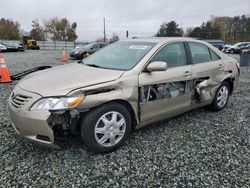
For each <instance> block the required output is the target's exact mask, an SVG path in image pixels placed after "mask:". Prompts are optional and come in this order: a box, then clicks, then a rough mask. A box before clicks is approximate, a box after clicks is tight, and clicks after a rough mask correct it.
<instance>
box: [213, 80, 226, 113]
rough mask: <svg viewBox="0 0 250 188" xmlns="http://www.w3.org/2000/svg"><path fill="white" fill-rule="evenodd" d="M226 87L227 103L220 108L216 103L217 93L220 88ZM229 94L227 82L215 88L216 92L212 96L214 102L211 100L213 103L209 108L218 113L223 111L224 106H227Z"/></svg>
mask: <svg viewBox="0 0 250 188" xmlns="http://www.w3.org/2000/svg"><path fill="white" fill-rule="evenodd" d="M224 86H226V87H227V89H228V98H227V102H226V103H225V105H224V106H223V107H220V106H219V105H218V102H217V97H218V92H219V91H220V89H221V88H222V87H224ZM229 93H230V86H229V84H228V83H227V82H225V81H224V82H222V83H221V85H220V86H219V87H218V88H217V90H216V92H215V95H214V100H213V103H212V104H211V108H212V109H213V110H215V111H220V110H223V109H224V108H225V107H226V106H227V103H228V100H229Z"/></svg>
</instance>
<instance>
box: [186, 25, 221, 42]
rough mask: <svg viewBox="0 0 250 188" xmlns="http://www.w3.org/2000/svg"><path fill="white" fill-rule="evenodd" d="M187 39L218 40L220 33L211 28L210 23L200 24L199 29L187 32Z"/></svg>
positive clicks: (214, 27)
mask: <svg viewBox="0 0 250 188" xmlns="http://www.w3.org/2000/svg"><path fill="white" fill-rule="evenodd" d="M188 36H189V37H197V38H201V39H220V38H221V32H220V29H219V28H218V27H216V26H213V25H212V23H211V22H210V21H208V22H206V23H202V25H201V26H200V27H195V28H194V29H193V30H191V31H189V33H188Z"/></svg>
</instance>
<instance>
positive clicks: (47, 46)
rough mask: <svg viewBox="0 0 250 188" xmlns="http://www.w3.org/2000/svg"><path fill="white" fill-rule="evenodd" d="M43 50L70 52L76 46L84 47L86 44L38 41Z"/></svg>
mask: <svg viewBox="0 0 250 188" xmlns="http://www.w3.org/2000/svg"><path fill="white" fill-rule="evenodd" d="M37 44H38V45H39V46H40V49H41V50H61V49H62V48H64V49H66V50H70V49H73V48H75V47H76V46H83V45H86V44H87V43H84V42H69V41H37Z"/></svg>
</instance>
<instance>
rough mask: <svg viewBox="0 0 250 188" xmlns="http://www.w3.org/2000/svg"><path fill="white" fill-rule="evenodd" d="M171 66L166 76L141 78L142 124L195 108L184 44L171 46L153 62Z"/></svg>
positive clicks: (149, 74) (147, 74)
mask: <svg viewBox="0 0 250 188" xmlns="http://www.w3.org/2000/svg"><path fill="white" fill-rule="evenodd" d="M154 61H164V62H167V65H168V69H167V70H166V71H162V72H147V71H143V72H142V73H141V74H140V75H139V93H140V94H139V101H140V117H141V122H142V123H143V122H147V121H150V120H152V119H155V118H160V117H163V116H164V117H166V118H167V117H170V116H172V115H175V114H178V113H179V112H180V111H183V110H184V109H185V108H187V107H189V106H190V104H191V94H192V89H191V88H190V87H189V85H190V82H192V79H193V77H192V72H191V65H188V64H187V58H186V50H185V46H184V43H182V42H174V43H170V44H167V45H166V46H164V47H163V48H161V50H159V51H158V52H157V53H156V55H155V56H154V57H153V58H152V59H151V61H150V62H154Z"/></svg>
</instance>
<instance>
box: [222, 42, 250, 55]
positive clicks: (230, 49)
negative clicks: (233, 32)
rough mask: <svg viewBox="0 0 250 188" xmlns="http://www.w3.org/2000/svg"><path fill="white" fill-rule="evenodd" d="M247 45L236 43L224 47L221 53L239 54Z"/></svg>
mask: <svg viewBox="0 0 250 188" xmlns="http://www.w3.org/2000/svg"><path fill="white" fill-rule="evenodd" d="M249 44H250V42H238V43H236V44H234V45H225V46H224V47H223V49H222V51H223V52H225V53H230V54H234V53H240V51H241V49H242V48H244V47H245V46H247V45H249Z"/></svg>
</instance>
